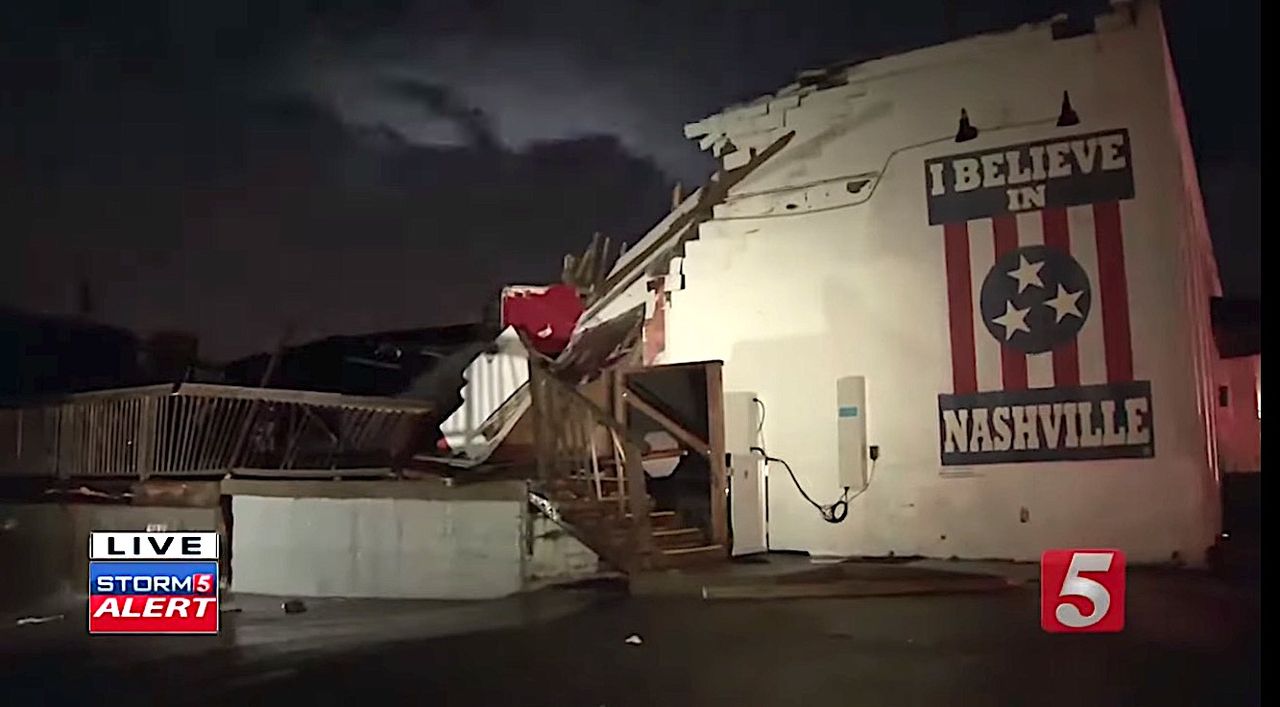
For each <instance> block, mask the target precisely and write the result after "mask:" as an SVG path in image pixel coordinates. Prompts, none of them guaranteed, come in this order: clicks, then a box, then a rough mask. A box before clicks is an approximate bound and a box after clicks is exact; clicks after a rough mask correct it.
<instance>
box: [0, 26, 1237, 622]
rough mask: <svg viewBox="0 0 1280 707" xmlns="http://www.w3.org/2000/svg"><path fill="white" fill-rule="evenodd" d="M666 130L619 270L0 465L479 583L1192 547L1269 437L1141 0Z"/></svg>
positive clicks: (201, 386)
mask: <svg viewBox="0 0 1280 707" xmlns="http://www.w3.org/2000/svg"><path fill="white" fill-rule="evenodd" d="M685 134H686V136H687V137H689V138H690V139H692V140H695V141H696V142H697V144H698V145H699V146H700V147H701V148H702V149H704V150H707V151H709V152H710V153H711V154H713V155H714V156H715V157H716V158H717V160H718V161H719V169H718V170H717V172H716V173H715V174H714V175H713V176H712V177H711V179H710V180H709V181H708V182H707V184H705V185H704V186H703V187H702V188H700V189H698V190H696V191H694V192H693V193H691V194H689V195H688V196H687V197H682V198H680V199H678V200H676V203H674V204H673V209H672V210H671V212H670V213H669V214H668V215H667V216H666V217H665V218H663V219H662V220H661V221H660V222H659V223H657V224H656V225H655V226H654V227H653V228H652V229H651V230H650V231H649V232H648V233H647V234H645V235H644V236H643V237H641V238H639V239H638V240H635V241H634V242H632V243H631V244H630V246H629V247H628V248H627V249H626V250H625V252H623V253H621V254H620V255H616V257H615V254H614V251H615V250H616V249H615V248H613V247H611V245H610V242H609V241H608V240H607V239H600V238H597V239H596V240H595V241H593V243H592V245H591V247H590V248H588V249H587V251H586V252H585V253H584V254H583V255H582V256H580V257H576V256H571V257H569V258H567V259H566V262H565V269H564V277H563V278H562V282H560V283H555V284H549V285H544V286H513V287H509V288H507V289H506V290H504V292H503V294H502V297H501V301H500V303H499V304H500V308H501V313H500V316H498V317H497V318H496V320H497V321H496V322H493V323H487V324H483V325H475V326H466V327H456V328H447V329H431V330H412V331H403V332H388V333H384V334H377V335H370V336H358V337H334V338H330V339H326V340H323V341H320V342H315V343H312V344H306V345H302V346H294V347H289V348H286V349H285V350H283V351H281V352H274V353H272V352H268V353H264V354H262V355H259V356H256V357H251V358H248V359H244V360H241V361H237V362H234V363H233V364H231V365H230V366H227V367H225V369H223V371H222V376H223V377H222V379H221V381H220V382H219V383H217V384H213V383H204V382H201V383H196V382H185V383H179V384H176V385H174V384H166V385H163V386H152V387H148V388H139V389H131V390H116V391H105V392H101V391H100V392H95V393H85V394H82V395H80V396H79V397H77V396H70V397H64V398H60V399H56V400H48V401H44V402H42V403H40V404H38V405H37V404H34V403H32V402H29V401H28V402H23V403H14V404H11V405H10V406H8V407H7V408H6V409H4V410H3V411H0V413H2V414H3V418H2V419H3V426H0V440H3V441H0V474H3V475H4V476H5V477H6V478H8V479H11V480H12V479H19V478H22V479H31V478H36V479H44V480H45V481H46V482H47V483H48V485H49V487H50V489H49V490H51V491H56V493H54V494H53V495H54V496H57V497H58V498H70V497H69V496H66V495H65V494H66V493H67V492H68V491H74V490H76V489H79V488H88V489H89V490H90V491H92V492H93V493H98V494H107V495H111V494H116V496H117V500H121V502H123V503H125V504H131V505H129V508H131V509H140V510H137V512H136V514H135V515H130V514H129V513H127V512H125V511H121V510H118V509H116V510H112V511H110V514H111V518H110V520H105V521H102V522H105V523H108V524H109V525H110V526H111V527H130V528H133V527H137V528H145V527H151V526H153V525H155V526H156V527H159V526H164V527H165V528H166V529H170V530H174V529H179V528H197V527H207V528H209V529H214V528H216V529H220V530H222V531H223V532H224V535H225V536H226V537H228V538H229V540H228V550H229V551H228V553H227V559H226V562H227V575H228V576H230V578H231V588H232V589H235V590H237V591H246V592H261V593H271V594H291V595H300V596H395V597H433V598H464V597H480V596H499V595H503V594H508V593H511V592H514V591H519V590H520V589H522V588H527V587H530V586H537V585H539V583H541V582H546V581H555V580H559V579H565V578H573V577H582V576H591V575H593V574H595V573H597V572H599V571H601V570H606V569H607V570H615V571H624V572H630V573H634V572H645V571H650V570H655V569H663V568H668V567H681V566H687V565H690V564H703V563H717V562H724V561H726V560H728V559H729V558H730V557H731V556H734V555H748V554H753V553H759V552H765V551H769V550H788V551H801V552H807V553H810V554H813V555H834V556H888V555H898V556H902V555H918V556H926V557H942V558H946V557H961V558H1002V559H1010V560H1023V561H1032V560H1037V559H1038V558H1039V556H1040V553H1041V552H1042V551H1043V550H1045V549H1047V548H1052V547H1061V546H1072V547H1073V546H1089V545H1094V546H1105V547H1117V548H1120V549H1122V550H1124V551H1125V552H1126V553H1128V555H1129V558H1130V560H1131V561H1133V562H1149V563H1163V562H1170V561H1172V562H1189V563H1199V562H1201V561H1203V560H1204V559H1205V556H1206V552H1207V551H1208V550H1209V548H1210V547H1211V546H1212V545H1213V544H1214V542H1215V538H1216V537H1217V535H1218V532H1219V529H1220V527H1221V520H1220V517H1219V515H1220V511H1219V508H1220V506H1219V493H1220V491H1219V489H1220V485H1221V478H1220V471H1221V469H1220V467H1221V466H1226V464H1223V463H1221V460H1220V451H1219V446H1218V445H1219V442H1218V441H1219V439H1220V438H1222V436H1223V435H1224V434H1229V435H1230V439H1231V440H1232V444H1231V445H1229V446H1230V449H1232V450H1237V449H1244V450H1246V451H1245V452H1240V454H1254V452H1253V451H1252V450H1253V449H1256V447H1252V446H1250V445H1249V443H1248V440H1247V439H1243V438H1246V437H1250V436H1251V435H1253V434H1256V433H1255V432H1253V430H1257V429H1260V428H1259V427H1258V426H1257V425H1253V426H1252V427H1248V429H1245V430H1244V431H1243V432H1241V431H1240V430H1241V429H1244V428H1241V427H1239V425H1246V424H1247V423H1251V422H1257V421H1249V420H1246V419H1244V418H1247V417H1248V412H1249V411H1248V406H1247V405H1246V406H1244V407H1243V408H1241V409H1240V410H1236V411H1234V412H1233V416H1232V417H1231V418H1229V420H1228V419H1227V418H1222V417H1220V415H1219V408H1220V407H1222V406H1221V405H1220V400H1221V398H1222V396H1221V394H1220V390H1219V389H1220V388H1221V387H1222V386H1223V385H1230V386H1233V387H1234V388H1239V387H1247V386H1249V385H1255V384H1256V377H1257V376H1254V378H1255V380H1252V381H1251V380H1247V379H1248V378H1249V376H1248V375H1245V376H1243V377H1241V376H1239V375H1236V376H1235V377H1234V378H1232V379H1231V381H1232V382H1226V381H1225V378H1224V374H1223V373H1222V371H1223V370H1225V369H1224V368H1223V364H1222V360H1221V357H1220V356H1219V354H1218V351H1217V350H1216V348H1215V342H1214V338H1213V329H1212V326H1211V320H1210V314H1209V307H1210V301H1211V298H1213V297H1215V296H1218V295H1220V294H1221V292H1220V287H1219V284H1218V280H1217V269H1216V265H1215V263H1214V260H1213V254H1212V249H1211V244H1210V240H1209V233H1208V229H1207V226H1206V223H1205V219H1204V214H1203V208H1202V205H1201V196H1200V191H1199V186H1198V184H1197V178H1196V171H1195V164H1194V161H1193V157H1192V153H1191V146H1190V143H1189V139H1188V136H1187V132H1186V123H1185V118H1184V116H1183V114H1182V108H1181V100H1180V98H1179V95H1178V86H1177V81H1176V78H1175V75H1174V72H1173V66H1172V64H1171V61H1170V57H1169V53H1168V49H1167V46H1166V41H1165V34H1164V29H1163V25H1162V20H1161V16H1160V12H1159V8H1158V6H1157V5H1156V4H1155V3H1154V2H1117V3H1114V4H1113V6H1112V8H1111V11H1110V12H1108V13H1106V14H1104V15H1100V16H1098V17H1088V18H1083V19H1082V18H1069V19H1067V20H1061V19H1058V20H1054V21H1050V22H1046V23H1042V24H1038V25H1033V26H1025V27H1022V28H1019V29H1016V30H1014V31H1010V32H1004V33H999V34H990V35H983V36H978V37H972V38H968V39H963V40H960V41H955V42H951V43H948V44H944V45H941V46H935V47H929V48H925V49H920V50H917V51H912V52H908V53H904V54H899V55H895V56H888V57H884V58H880V59H876V60H872V61H867V62H861V63H855V64H848V65H840V66H835V67H830V68H825V69H820V70H814V71H806V72H803V73H801V74H800V75H799V76H798V77H797V80H796V81H795V82H794V83H791V84H789V85H787V86H784V87H781V88H780V89H778V90H777V91H776V92H774V93H771V94H768V95H765V96H762V97H760V98H758V99H756V100H753V101H750V102H747V103H744V104H741V105H737V106H732V107H729V108H726V109H725V110H724V111H722V112H720V113H717V114H716V115H713V116H708V117H706V118H704V119H702V120H699V121H697V122H695V123H692V124H690V125H688V126H686V127H685ZM1259 348H1260V347H1259ZM1242 370H1243V369H1242ZM1250 370H1254V369H1250ZM1256 370H1257V371H1258V372H1259V373H1258V374H1257V375H1260V359H1259V362H1258V365H1257V367H1256ZM1236 378H1240V380H1236ZM1239 394H1240V395H1251V394H1252V391H1242V392H1240V393H1239ZM1257 416H1258V420H1260V416H1261V413H1260V403H1259V406H1258V413H1257ZM1224 420H1226V421H1228V422H1230V424H1231V425H1232V428H1231V429H1230V430H1224V429H1221V428H1222V425H1223V423H1224ZM1232 454H1236V453H1235V452H1232ZM1232 463H1233V464H1234V462H1232ZM1241 463H1242V464H1244V465H1246V466H1247V465H1249V464H1250V463H1252V462H1251V461H1248V460H1246V461H1244V462H1241ZM1258 464H1260V457H1259V461H1258ZM1233 468H1234V467H1233ZM108 482H110V483H108ZM175 485H176V486H175ZM60 494H61V495H60ZM1135 499H1139V500H1138V501H1135ZM22 501H23V502H21V503H17V502H15V503H10V504H8V505H6V506H5V510H4V512H5V513H7V514H8V515H9V517H10V518H12V519H14V520H13V523H14V527H18V528H23V529H24V530H20V531H16V532H8V533H7V534H6V535H5V536H4V537H5V543H6V546H7V549H6V552H7V553H14V552H18V551H17V550H14V549H13V548H15V547H16V543H19V540H18V538H19V537H21V538H22V542H31V543H37V544H38V543H40V542H45V543H47V542H52V541H50V540H47V539H46V540H38V539H37V536H38V535H39V534H40V533H41V532H44V533H45V535H47V536H50V537H64V538H68V542H70V540H69V538H70V537H72V536H73V535H74V534H75V533H80V532H83V531H84V529H85V528H86V527H98V525H95V524H94V523H95V522H96V521H85V520H81V521H77V522H78V523H80V524H79V525H73V526H72V527H70V529H68V528H67V527H63V526H58V527H59V528H60V529H59V530H58V531H57V532H56V533H54V532H46V531H42V530H40V529H41V528H46V529H47V528H49V527H52V525H50V524H54V523H55V521H53V520H49V519H48V518H44V517H42V516H41V515H40V512H39V509H38V508H36V506H37V504H32V503H30V502H29V501H30V499H29V498H25V499H22ZM83 501H84V499H83V498H82V497H76V499H72V500H67V501H66V503H81V502H83ZM184 504H185V505H186V506H187V507H184V508H183V514H185V515H183V517H184V518H185V520H181V521H179V520H173V518H175V517H176V516H173V515H172V514H170V515H166V512H165V511H164V510H163V509H165V508H175V507H183V506H184ZM190 506H195V507H198V508H200V509H201V510H200V511H199V512H198V513H195V515H192V514H191V513H188V512H187V511H190V510H191V509H190V508H189V507H190ZM95 508H97V507H95ZM113 508H114V507H113ZM85 513H86V516H85V517H86V518H94V519H97V520H102V518H103V517H105V516H103V515H102V514H104V513H107V512H106V511H102V510H101V509H100V508H98V509H96V510H95V509H90V510H89V511H86V512H85ZM85 523H89V525H88V526H86V525H85ZM42 524H43V525H42ZM104 527H105V526H104ZM80 545H81V546H83V543H81V544H80ZM19 554H20V553H19ZM81 564H82V563H81ZM70 567H71V566H70V565H67V566H66V567H62V566H60V567H59V568H56V569H51V570H50V576H51V577H57V578H60V579H59V580H58V581H66V578H65V575H67V574H68V573H71V572H76V571H82V569H71V568H70ZM59 573H61V574H59ZM51 581H53V580H51ZM74 584H75V583H74V582H71V585H73V586H74Z"/></svg>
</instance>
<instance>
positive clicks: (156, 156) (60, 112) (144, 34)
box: [0, 0, 1261, 357]
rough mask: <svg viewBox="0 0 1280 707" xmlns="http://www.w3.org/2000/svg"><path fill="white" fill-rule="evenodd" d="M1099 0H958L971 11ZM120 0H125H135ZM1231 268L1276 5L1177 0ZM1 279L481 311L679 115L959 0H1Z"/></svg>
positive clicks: (606, 203)
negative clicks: (1267, 19) (1267, 8)
mask: <svg viewBox="0 0 1280 707" xmlns="http://www.w3.org/2000/svg"><path fill="white" fill-rule="evenodd" d="M1099 5H1100V3H1099V2H1097V1H1096V0H1094V1H1086V0H1026V1H1024V2H1021V3H1016V2H1015V3H1011V2H1005V1H1004V0H981V1H980V0H972V1H970V2H959V1H958V0H957V1H956V2H955V6H956V7H957V8H960V9H958V10H957V11H956V21H957V30H958V31H959V32H960V33H961V34H967V33H973V32H978V31H982V30H988V29H995V28H1003V27H1009V26H1013V25H1015V24H1017V23H1018V22H1020V21H1026V20H1034V19H1041V18H1044V17H1047V16H1049V15H1052V14H1053V13H1054V12H1055V11H1059V10H1062V9H1079V8H1096V7H1098V6H1099ZM121 7H124V8H125V9H121ZM1166 16H1167V18H1168V22H1169V25H1170V32H1171V35H1172V37H1171V41H1172V44H1173V48H1174V54H1175V62H1176V63H1177V68H1178V71H1179V73H1180V77H1181V79H1182V84H1183V91H1184V98H1185V100H1186V101H1187V103H1188V114H1189V118H1190V121H1191V129H1192V138H1193V141H1194V143H1195V148H1196V151H1197V156H1198V160H1199V163H1200V176H1201V183H1202V185H1203V189H1204V191H1205V197H1206V200H1207V204H1208V208H1209V216H1210V220H1211V224H1212V227H1213V229H1214V238H1215V241H1216V244H1217V248H1218V253H1219V260H1220V263H1221V268H1222V272H1223V281H1224V286H1225V287H1226V288H1227V290H1228V293H1230V294H1239V295H1249V296H1256V295H1258V294H1259V292H1260V288H1261V286H1260V277H1259V270H1260V268H1259V260H1260V257H1259V256H1260V253H1259V230H1260V226H1259V216H1258V215H1259V210H1260V159H1259V156H1260V113H1261V110H1260V104H1261V101H1260V88H1259V86H1260V51H1259V47H1260V42H1259V37H1260V29H1259V27H1260V10H1259V5H1258V3H1257V2H1256V0H1253V1H1250V2H1234V1H1232V2H1219V3H1206V2H1190V1H1189V0H1188V1H1187V2H1173V3H1167V4H1166ZM0 22H2V25H0V43H2V46H0V62H2V64H0V139H2V140H3V143H2V144H0V149H2V152H0V208H2V209H3V214H4V217H5V218H4V222H3V229H4V233H5V244H6V245H7V246H8V250H7V255H6V256H5V257H4V258H3V259H2V260H0V263H2V264H0V305H6V306H13V307H21V308H25V309H32V310H39V311H47V312H64V313H65V312H68V311H69V310H70V309H71V303H72V302H73V301H74V297H73V294H74V292H75V291H76V282H77V281H78V279H79V278H81V277H84V278H87V279H88V280H89V282H91V284H92V291H93V294H94V301H95V316H97V317H98V318H100V319H102V320H104V321H108V322H111V323H114V324H119V325H123V326H127V327H131V328H134V329H137V330H139V331H143V332H146V331H150V330H155V329H159V328H176V329H185V330H191V331H195V332H196V333H198V334H199V335H200V336H201V339H202V344H201V347H202V351H204V352H205V353H206V354H207V355H212V356H215V357H217V356H228V355H233V354H239V353H244V352H247V351H252V350H259V349H263V348H269V347H271V346H272V345H274V343H275V341H276V340H277V339H278V338H279V337H280V335H281V332H282V330H283V329H284V328H285V326H286V325H287V324H289V323H293V324H294V325H295V326H296V327H297V336H299V337H312V336H319V335H324V334H329V333H337V332H344V333H356V332H361V331H372V330H378V329H384V328H400V327H413V326H426V325H432V324H443V323H452V322H458V321H469V320H474V319H476V318H477V317H478V315H479V312H480V311H481V308H482V306H483V304H484V303H485V302H486V300H487V299H488V298H492V297H494V296H495V295H496V292H497V288H498V287H499V286H501V285H502V284H504V283H513V282H523V283H542V282H547V281H549V280H550V279H552V278H554V277H555V276H556V274H557V270H558V266H559V261H560V258H561V256H562V255H563V254H564V253H565V252H568V251H571V250H578V249H580V248H581V247H583V246H584V245H585V243H586V242H587V240H588V239H589V237H590V234H591V233H592V231H594V230H602V231H604V232H606V233H610V234H614V235H617V236H621V237H624V238H627V239H630V240H634V238H635V237H637V236H638V235H639V234H641V233H643V231H644V230H646V229H647V228H648V226H650V225H651V224H652V223H653V222H655V221H656V220H657V219H658V218H660V217H661V216H662V215H663V213H664V211H665V208H666V205H667V202H668V200H669V193H670V184H671V182H672V180H674V179H676V178H679V179H682V180H684V181H685V183H686V184H698V183H701V182H702V181H703V179H704V178H705V176H706V175H707V174H708V173H709V171H710V169H711V167H712V165H711V164H710V163H709V162H708V161H707V160H706V158H705V157H704V156H703V155H702V154H701V153H700V152H698V150H697V149H696V146H695V145H694V144H693V143H692V142H689V141H686V140H684V138H683V137H682V135H681V127H682V125H683V124H684V123H686V122H689V121H690V120H694V119H697V118H700V117H703V116H705V115H707V114H709V113H712V112H714V111H716V110H717V109H719V108H721V107H723V106H725V105H727V104H729V103H731V102H734V101H738V100H742V99H745V98H749V97H752V96H754V95H758V94H761V93H765V92H769V91H772V90H773V89H775V88H777V87H778V86H781V85H782V84H784V83H786V82H788V81H789V80H790V78H791V77H792V76H793V74H794V73H795V71H797V70H799V69H802V68H811V67H815V66H821V65H824V64H828V63H832V62H836V61H840V60H845V59H849V58H857V57H865V56H871V55H875V54H878V53H884V52H888V51H893V50H897V49H904V48H911V47H916V46H923V45H927V44H931V43H936V42H938V41H941V40H942V39H944V38H945V31H944V11H943V2H942V0H927V1H926V0H918V1H917V2H901V1H884V2H873V1H872V0H858V1H855V0H845V1H843V2H835V1H832V0H823V1H815V2H795V1H793V2H785V1H783V0H778V1H775V2H763V1H754V0H753V1H747V0H721V1H715V2H710V1H708V2H698V1H697V0H656V1H654V0H651V1H649V2H644V1H642V0H626V1H625V2H621V1H614V0H610V1H607V2H599V1H597V0H534V1H532V2H523V1H516V2H501V1H498V0H473V1H472V2H463V1H462V0H418V1H413V0H398V1H382V0H314V1H312V2H302V1H300V0H289V1H286V2H280V3H272V2H269V1H268V0H217V1H200V2H197V1H195V0H185V1H184V0H162V1H157V0H129V1H128V2H120V3H111V2H104V1H102V0H91V1H90V2H75V3H72V2H50V1H49V0H7V1H6V2H5V3H3V8H2V9H0Z"/></svg>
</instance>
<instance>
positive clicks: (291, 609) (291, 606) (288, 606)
mask: <svg viewBox="0 0 1280 707" xmlns="http://www.w3.org/2000/svg"><path fill="white" fill-rule="evenodd" d="M280 608H281V609H284V613H286V614H301V613H303V612H304V611H306V610H307V605H306V604H304V603H303V602H302V600H301V599H290V600H289V601H286V602H285V603H283V604H281V605H280Z"/></svg>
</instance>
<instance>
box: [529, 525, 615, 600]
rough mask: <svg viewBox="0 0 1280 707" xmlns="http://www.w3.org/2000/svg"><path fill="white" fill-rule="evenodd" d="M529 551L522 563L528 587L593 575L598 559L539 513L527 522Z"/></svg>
mask: <svg viewBox="0 0 1280 707" xmlns="http://www.w3.org/2000/svg"><path fill="white" fill-rule="evenodd" d="M529 521H530V522H529V526H530V532H531V534H532V535H531V538H532V541H533V542H532V549H531V552H530V553H529V556H528V558H527V559H526V563H525V582H526V584H527V585H528V586H530V587H536V586H538V585H541V584H546V583H554V582H564V581H569V580H574V579H581V578H585V577H590V576H592V575H595V574H596V573H597V572H599V571H600V558H599V557H598V556H597V555H596V553H594V552H592V550H591V548H589V547H587V546H586V545H583V544H582V543H581V542H579V541H578V539H577V538H575V537H573V536H572V535H570V534H569V533H568V532H567V531H565V529H564V528H561V527H560V526H559V525H558V524H556V523H555V522H553V521H552V520H551V519H549V518H547V517H546V516H543V515H541V514H537V515H533V516H532V517H531V518H530V519H529Z"/></svg>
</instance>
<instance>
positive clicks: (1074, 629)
mask: <svg viewBox="0 0 1280 707" xmlns="http://www.w3.org/2000/svg"><path fill="white" fill-rule="evenodd" d="M1124 579H1125V577H1124V553H1123V552H1121V551H1119V550H1101V549H1072V550H1046V551H1045V553H1044V555H1042V556H1041V557H1040V626H1041V627H1042V628H1044V630H1046V631H1049V632H1050V633H1116V632H1118V631H1121V630H1123V629H1124Z"/></svg>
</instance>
